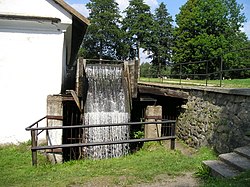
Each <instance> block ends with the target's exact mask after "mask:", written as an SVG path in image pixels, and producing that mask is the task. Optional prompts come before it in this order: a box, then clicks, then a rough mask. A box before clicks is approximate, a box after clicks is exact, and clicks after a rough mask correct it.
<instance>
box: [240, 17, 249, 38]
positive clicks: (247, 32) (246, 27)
mask: <svg viewBox="0 0 250 187" xmlns="http://www.w3.org/2000/svg"><path fill="white" fill-rule="evenodd" d="M241 30H242V31H243V32H245V33H246V35H247V36H248V39H250V21H248V22H246V23H245V24H244V27H243V28H242V29H241Z"/></svg>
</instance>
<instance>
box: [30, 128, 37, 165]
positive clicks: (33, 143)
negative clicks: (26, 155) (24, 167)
mask: <svg viewBox="0 0 250 187" xmlns="http://www.w3.org/2000/svg"><path fill="white" fill-rule="evenodd" d="M34 147H37V130H31V150H32V165H33V166H37V150H36V149H35V150H34V149H32V148H34Z"/></svg>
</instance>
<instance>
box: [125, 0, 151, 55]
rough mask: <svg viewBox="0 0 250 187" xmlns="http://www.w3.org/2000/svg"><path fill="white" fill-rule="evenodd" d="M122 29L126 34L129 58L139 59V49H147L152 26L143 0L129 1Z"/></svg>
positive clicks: (148, 9)
mask: <svg viewBox="0 0 250 187" xmlns="http://www.w3.org/2000/svg"><path fill="white" fill-rule="evenodd" d="M124 12H125V14H126V16H125V18H124V19H123V22H122V24H123V26H122V29H123V30H124V31H125V32H126V38H127V41H126V42H127V44H128V46H129V48H130V52H129V58H130V59H134V58H135V57H138V59H139V49H140V48H141V47H142V48H147V46H146V44H147V43H148V40H149V38H150V34H151V26H152V24H153V19H152V14H151V13H150V7H149V6H148V5H147V4H145V3H144V2H143V0H130V1H129V6H128V7H127V8H126V10H125V11H124Z"/></svg>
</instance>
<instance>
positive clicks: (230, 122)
mask: <svg viewBox="0 0 250 187" xmlns="http://www.w3.org/2000/svg"><path fill="white" fill-rule="evenodd" d="M189 94H190V96H189V98H188V101H187V103H186V105H185V106H183V112H182V113H181V115H180V116H179V117H178V120H177V127H176V129H177V132H176V133H177V136H178V137H179V138H180V139H182V140H183V141H184V142H185V143H187V144H188V145H190V146H192V147H196V148H198V147H201V146H207V145H209V146H212V147H213V148H214V149H215V150H216V151H218V152H219V153H226V152H230V151H232V150H233V149H234V148H236V147H239V146H244V145H246V144H248V143H250V96H248V95H244V94H243V95H241V94H240V93H239V94H230V93H215V92H209V91H198V90H192V91H190V92H189Z"/></svg>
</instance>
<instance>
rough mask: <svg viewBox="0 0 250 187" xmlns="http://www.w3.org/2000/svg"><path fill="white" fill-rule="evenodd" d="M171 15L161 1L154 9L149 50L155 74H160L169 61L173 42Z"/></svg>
mask: <svg viewBox="0 0 250 187" xmlns="http://www.w3.org/2000/svg"><path fill="white" fill-rule="evenodd" d="M172 22H173V19H172V16H170V14H169V13H168V10H167V7H166V5H165V4H164V3H161V4H160V5H159V7H158V8H157V9H156V10H155V15H154V24H153V27H152V34H151V40H150V47H149V48H150V49H149V50H150V51H151V52H152V55H150V56H149V57H150V58H152V59H153V60H152V63H153V66H155V67H156V68H155V69H156V70H157V76H159V75H160V74H161V70H162V69H164V67H165V65H166V63H167V62H170V61H171V56H172V54H171V53H172V51H171V48H172V44H173V26H172Z"/></svg>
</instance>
